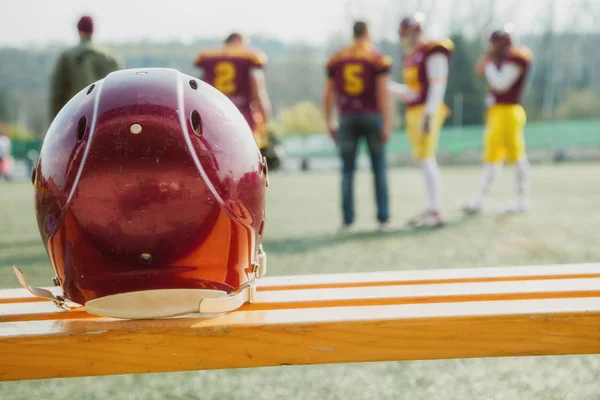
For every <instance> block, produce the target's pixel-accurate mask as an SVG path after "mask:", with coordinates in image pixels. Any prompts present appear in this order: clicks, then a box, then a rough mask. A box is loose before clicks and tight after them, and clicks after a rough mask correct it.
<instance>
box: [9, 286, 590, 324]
mask: <svg viewBox="0 0 600 400" xmlns="http://www.w3.org/2000/svg"><path fill="white" fill-rule="evenodd" d="M594 296H598V297H600V278H595V279H564V280H548V281H539V280H532V281H508V282H487V283H482V282H475V283H454V284H453V283H446V284H430V285H401V286H374V287H362V286H359V287H343V288H334V289H295V290H272V291H263V292H258V293H257V296H256V303H253V304H246V305H244V306H243V307H242V308H241V310H275V309H291V308H294V309H298V308H315V307H349V306H375V305H393V304H421V303H447V302H466V301H492V300H522V299H542V298H546V299H549V298H578V297H594ZM75 318H93V316H91V315H89V314H87V313H86V312H85V308H83V307H80V308H77V309H75V310H70V311H68V312H67V311H65V310H61V309H59V308H57V307H56V306H55V305H54V304H53V303H51V302H37V303H31V302H26V303H8V304H0V322H7V321H29V320H42V319H75Z"/></svg>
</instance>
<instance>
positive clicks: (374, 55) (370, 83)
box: [324, 21, 392, 231]
mask: <svg viewBox="0 0 600 400" xmlns="http://www.w3.org/2000/svg"><path fill="white" fill-rule="evenodd" d="M391 66H392V59H391V58H390V57H389V56H387V55H385V54H383V53H382V52H380V51H379V50H377V49H376V48H375V47H374V46H373V44H371V42H370V39H369V31H368V28H367V25H366V24H365V23H364V22H362V21H359V22H356V23H355V24H354V43H352V44H351V45H349V46H347V47H345V48H343V49H341V50H340V51H338V52H337V53H336V54H334V55H333V56H332V57H331V58H330V59H329V61H328V62H327V66H326V69H327V77H328V79H327V80H326V82H325V90H324V113H325V118H326V121H327V123H328V127H329V133H330V135H331V137H332V139H333V140H334V141H335V142H337V144H338V147H339V151H340V156H341V159H342V211H343V224H342V231H347V230H348V229H350V227H351V226H352V224H353V222H354V171H355V169H356V150H357V147H358V143H359V141H360V140H362V139H364V140H366V142H367V147H368V149H369V155H370V157H371V166H372V172H373V179H374V184H375V185H374V186H375V197H376V201H377V220H378V221H379V229H380V230H381V231H385V230H387V229H388V227H389V218H390V215H389V207H388V182H387V165H386V159H385V143H386V142H387V141H388V140H389V138H390V135H391V129H392V126H391V110H390V102H389V93H388V91H387V90H388V89H387V86H388V83H389V80H388V79H389V78H388V77H389V71H390V68H391ZM336 103H337V108H338V113H339V116H340V118H339V127H338V126H337V124H336V123H335V121H334V119H333V108H334V104H336Z"/></svg>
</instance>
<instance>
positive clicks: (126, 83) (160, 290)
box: [15, 68, 268, 318]
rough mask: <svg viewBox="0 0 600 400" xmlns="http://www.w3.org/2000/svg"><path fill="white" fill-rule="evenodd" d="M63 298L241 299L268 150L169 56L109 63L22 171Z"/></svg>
mask: <svg viewBox="0 0 600 400" xmlns="http://www.w3.org/2000/svg"><path fill="white" fill-rule="evenodd" d="M32 180H33V183H34V186H35V213H36V217H37V222H38V227H39V230H40V234H41V237H42V240H43V242H44V245H45V247H46V250H47V252H48V256H49V258H50V261H51V263H52V265H53V267H54V271H55V272H56V277H55V279H54V281H55V285H56V286H61V288H62V290H63V293H64V297H63V296H55V295H54V294H52V293H51V292H50V291H48V290H45V289H42V288H31V287H29V286H28V285H27V284H26V282H25V280H24V277H23V276H22V273H21V272H20V271H19V270H18V269H17V268H16V267H15V272H16V273H17V276H18V278H19V280H20V281H21V283H22V284H23V286H25V287H26V288H27V289H29V290H30V291H32V292H33V293H34V294H35V295H37V296H41V297H46V298H50V299H51V300H53V301H55V302H56V303H57V305H59V306H61V307H69V305H68V304H67V300H70V301H71V302H73V303H77V304H79V305H85V307H86V310H87V311H88V312H90V313H92V314H96V315H103V316H109V317H117V318H159V317H169V316H175V315H182V314H189V313H207V314H214V313H222V312H227V311H232V310H235V309H237V308H238V307H239V306H241V305H242V304H243V303H245V302H247V301H252V300H253V295H254V293H255V279H256V278H260V277H261V276H263V275H264V274H265V273H266V255H265V253H264V252H263V251H262V245H261V242H262V233H263V229H264V223H265V190H266V189H265V187H266V186H268V171H267V164H266V160H265V159H264V158H263V157H262V156H261V153H260V151H259V149H258V147H257V145H256V142H255V140H254V138H253V136H252V132H251V131H250V128H249V126H248V123H247V122H246V121H245V119H244V117H243V116H242V114H241V113H240V112H239V111H238V110H237V108H236V107H235V105H234V104H233V103H232V102H231V101H230V100H229V99H227V97H226V96H225V95H223V94H221V93H220V92H219V91H218V90H216V89H214V88H213V87H211V86H210V85H208V84H206V83H204V82H202V81H200V80H198V79H195V78H193V77H191V76H188V75H185V74H182V73H180V72H179V71H177V70H173V69H163V68H155V69H153V68H150V69H128V70H122V71H118V72H114V73H111V74H109V75H108V76H106V77H105V78H104V79H102V80H100V81H98V82H95V83H94V84H92V85H89V86H88V87H86V88H84V89H83V90H81V91H80V92H79V93H78V94H77V95H75V96H74V97H73V98H72V99H71V100H70V101H69V102H68V103H67V104H66V105H65V106H64V108H63V109H62V110H61V111H60V113H59V114H58V115H57V116H56V118H55V120H54V121H53V122H52V125H51V126H50V128H49V130H48V133H47V134H46V137H45V139H44V143H43V145H42V148H41V152H40V156H39V159H38V162H37V165H36V166H35V169H34V171H33V173H32Z"/></svg>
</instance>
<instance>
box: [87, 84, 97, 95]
mask: <svg viewBox="0 0 600 400" xmlns="http://www.w3.org/2000/svg"><path fill="white" fill-rule="evenodd" d="M95 87H96V84H93V85H92V86H90V88H89V89H88V91H87V93H86V95H87V94H90V93H92V91H93V90H94V88H95Z"/></svg>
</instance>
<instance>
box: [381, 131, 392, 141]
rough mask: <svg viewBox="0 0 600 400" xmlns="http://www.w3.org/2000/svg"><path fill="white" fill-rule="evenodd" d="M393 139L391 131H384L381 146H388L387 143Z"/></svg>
mask: <svg viewBox="0 0 600 400" xmlns="http://www.w3.org/2000/svg"><path fill="white" fill-rule="evenodd" d="M391 137H392V131H391V130H389V129H384V130H383V131H382V132H381V144H386V143H387V142H389V141H390V138H391Z"/></svg>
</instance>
